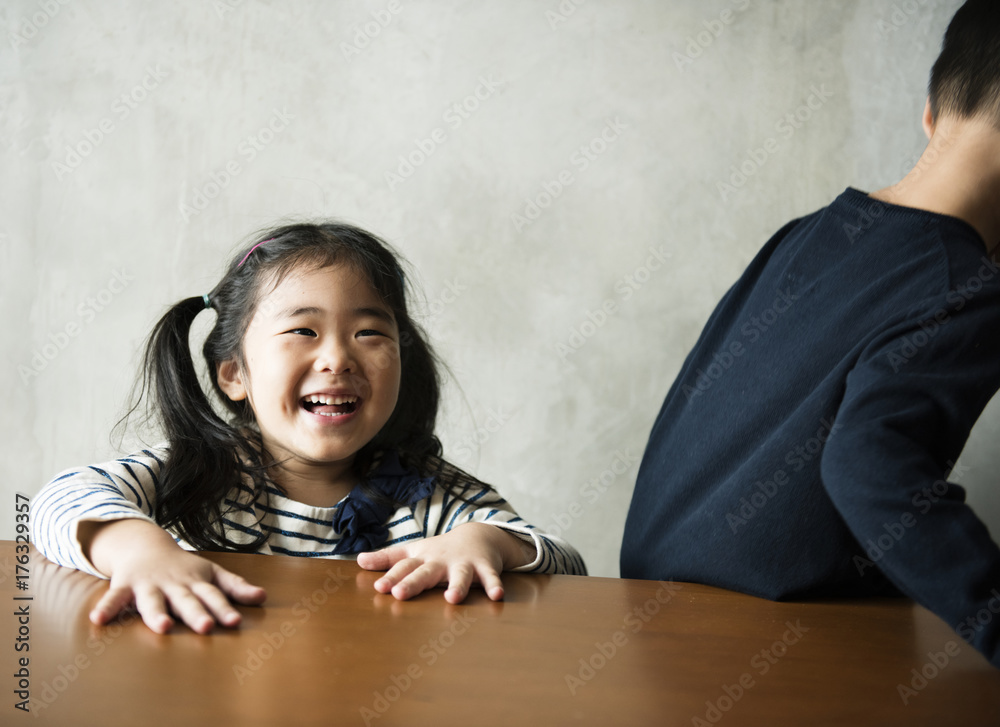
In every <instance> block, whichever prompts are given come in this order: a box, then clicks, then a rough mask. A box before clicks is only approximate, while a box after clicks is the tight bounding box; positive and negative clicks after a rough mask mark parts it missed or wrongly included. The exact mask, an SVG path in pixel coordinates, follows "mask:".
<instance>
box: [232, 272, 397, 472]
mask: <svg viewBox="0 0 1000 727" xmlns="http://www.w3.org/2000/svg"><path fill="white" fill-rule="evenodd" d="M243 355H244V360H245V367H244V368H242V369H241V367H240V366H239V364H238V363H237V362H236V361H226V362H224V363H221V364H219V369H218V373H219V385H220V386H221V387H222V390H223V391H224V392H225V393H226V394H227V395H228V396H229V398H230V399H233V400H234V401H240V400H242V399H249V402H250V406H251V407H252V408H253V411H254V414H255V415H256V417H257V423H258V425H259V426H260V432H261V435H262V437H263V442H264V446H265V447H266V449H267V452H268V453H269V454H270V455H271V456H272V457H274V458H275V459H277V460H279V461H282V460H287V462H286V463H285V464H284V465H283V468H285V469H289V470H293V471H294V470H299V471H302V470H303V468H305V469H307V470H308V471H309V472H310V473H311V474H312V475H315V474H324V473H317V472H316V469H315V468H325V469H326V470H327V471H328V472H329V474H330V476H331V478H332V479H341V480H342V479H343V478H345V477H348V476H349V474H348V473H349V471H350V466H351V464H352V463H353V460H354V455H355V454H356V453H357V451H358V450H359V449H361V447H363V446H364V445H365V444H367V443H368V442H370V441H371V440H372V438H373V437H374V436H375V435H376V434H377V433H378V431H379V430H380V429H381V428H382V426H383V425H384V424H385V423H386V421H388V419H389V416H390V415H391V414H392V411H393V409H394V408H395V406H396V399H397V397H398V395H399V377H400V363H399V329H398V328H397V326H396V320H395V317H394V316H393V314H392V311H391V310H390V309H389V308H388V307H387V306H386V305H385V304H384V303H383V302H382V301H381V300H380V299H379V296H378V294H377V293H376V292H375V290H374V289H373V288H372V286H371V284H370V283H369V282H368V281H367V280H366V279H365V277H364V275H363V274H360V273H358V272H357V271H356V270H355V269H354V268H351V267H348V266H345V265H335V266H330V267H324V268H304V269H302V270H299V271H296V270H293V271H291V272H290V273H289V274H288V275H287V276H285V278H284V280H282V281H281V283H280V284H278V285H277V286H275V287H274V289H273V290H271V291H270V292H268V293H267V294H266V295H265V296H264V297H263V298H262V299H261V301H260V304H259V305H258V306H257V311H256V312H255V313H254V316H253V318H252V319H251V321H250V326H249V328H248V329H247V332H246V334H245V336H244V338H243ZM279 482H280V478H279Z"/></svg>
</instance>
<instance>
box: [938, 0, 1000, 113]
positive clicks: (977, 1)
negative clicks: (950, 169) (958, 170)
mask: <svg viewBox="0 0 1000 727" xmlns="http://www.w3.org/2000/svg"><path fill="white" fill-rule="evenodd" d="M930 105H931V113H932V114H933V116H934V119H935V120H937V119H940V118H941V117H942V116H943V115H944V116H948V115H950V116H956V117H958V118H972V117H982V118H984V119H986V120H988V121H989V122H990V123H992V124H993V125H994V126H996V127H997V128H998V129H1000V0H968V2H966V3H965V4H964V5H963V6H962V7H961V8H959V10H958V12H957V13H955V17H954V18H952V21H951V24H950V25H949V26H948V30H947V32H946V33H945V35H944V43H943V45H942V48H941V55H940V56H938V59H937V61H936V62H935V63H934V68H933V69H932V70H931V82H930Z"/></svg>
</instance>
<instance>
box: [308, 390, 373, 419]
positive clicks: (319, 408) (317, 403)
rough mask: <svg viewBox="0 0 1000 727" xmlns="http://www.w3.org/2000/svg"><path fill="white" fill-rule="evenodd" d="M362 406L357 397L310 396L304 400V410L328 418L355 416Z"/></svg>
mask: <svg viewBox="0 0 1000 727" xmlns="http://www.w3.org/2000/svg"><path fill="white" fill-rule="evenodd" d="M359 406H361V399H360V397H357V396H327V395H325V394H310V395H309V396H305V397H303V398H302V408H303V409H305V410H306V411H308V412H310V413H311V414H319V415H320V416H326V417H338V416H344V415H345V414H353V413H354V412H355V411H357V410H358V407H359Z"/></svg>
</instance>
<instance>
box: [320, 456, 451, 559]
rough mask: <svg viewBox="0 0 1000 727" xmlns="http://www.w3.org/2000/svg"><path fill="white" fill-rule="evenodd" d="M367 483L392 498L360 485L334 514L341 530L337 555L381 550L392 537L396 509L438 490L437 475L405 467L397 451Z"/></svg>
mask: <svg viewBox="0 0 1000 727" xmlns="http://www.w3.org/2000/svg"><path fill="white" fill-rule="evenodd" d="M367 484H368V485H369V486H370V487H372V488H374V489H375V490H376V491H377V492H378V493H379V494H381V495H382V496H383V497H385V498H387V499H388V500H389V502H376V501H375V500H372V499H371V498H370V497H369V496H368V495H367V494H365V493H364V492H363V491H362V486H361V485H360V484H359V485H356V486H355V487H354V489H353V490H351V492H350V494H349V495H348V496H347V499H346V500H344V501H343V502H342V503H341V505H340V507H339V508H338V509H337V514H336V515H334V516H333V528H334V530H335V531H336V532H338V533H340V542H339V543H337V547H336V548H334V551H333V552H334V555H348V554H353V553H366V552H368V551H371V550H377V549H378V548H380V547H381V546H382V545H383V544H384V543H385V541H386V539H387V538H388V537H389V528H388V527H387V525H388V521H389V518H390V517H392V514H393V513H394V512H395V511H396V509H397V508H398V507H400V506H401V505H403V506H409V507H413V506H415V505H416V504H417V503H418V502H420V501H421V500H424V499H426V498H428V497H430V496H431V494H432V493H433V492H434V478H433V477H421V476H420V475H418V474H417V473H416V472H414V471H412V470H408V469H406V468H404V467H403V465H402V463H401V462H400V461H399V455H398V454H397V453H396V452H387V453H386V455H385V456H384V457H383V458H382V462H381V464H379V466H378V467H377V468H376V469H375V471H374V472H372V473H371V474H370V475H369V476H368V480H367Z"/></svg>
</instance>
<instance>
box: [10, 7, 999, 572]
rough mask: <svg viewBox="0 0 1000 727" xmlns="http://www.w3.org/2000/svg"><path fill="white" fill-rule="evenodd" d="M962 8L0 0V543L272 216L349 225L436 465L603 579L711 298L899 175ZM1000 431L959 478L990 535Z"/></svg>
mask: <svg viewBox="0 0 1000 727" xmlns="http://www.w3.org/2000/svg"><path fill="white" fill-rule="evenodd" d="M959 4H960V3H959V2H958V1H957V0H947V1H946V0H940V1H936V0H923V1H920V0H905V1H904V0H897V1H896V2H891V1H890V0H874V1H872V2H858V1H856V0H845V1H843V2H815V0H774V1H765V0H750V1H749V2H748V1H747V0H708V1H699V2H695V1H694V0H688V1H684V2H654V1H652V0H615V1H614V2H611V1H610V0H606V1H602V0H586V1H583V0H577V1H576V2H573V0H565V1H564V2H561V3H560V2H559V1H558V0H550V1H548V2H539V1H536V0H530V1H529V0H504V2H499V1H496V2H471V1H460V0H450V1H441V0H435V1H432V0H422V1H419V2H417V1H413V2H409V1H407V0H392V2H388V1H387V0H372V1H371V2H361V1H349V2H319V1H318V0H314V1H305V0H303V1H300V2H277V1H276V0H275V1H272V2H264V1H260V0H243V1H242V2H239V1H238V0H216V1H215V2H199V3H184V4H176V3H154V2H122V1H120V0H101V1H98V0H64V1H63V2H59V1H57V0H44V1H43V0H39V1H38V2H36V1H33V0H13V1H8V2H6V3H4V6H3V8H2V9H0V30H2V31H3V32H2V36H3V37H2V39H0V159H2V169H3V174H2V177H0V261H2V264H0V276H2V278H0V280H2V283H0V284H2V291H0V296H2V299H0V310H2V315H3V320H4V325H3V327H2V330H0V336H2V348H0V354H2V364H0V365H2V372H3V376H4V380H5V381H6V382H7V383H6V385H5V386H4V387H3V390H2V393H0V408H2V411H3V412H4V415H3V418H2V423H0V442H2V444H0V447H2V450H0V452H2V462H0V475H2V479H0V491H2V499H0V503H6V504H0V507H2V508H5V509H6V512H7V513H10V514H8V515H5V516H3V517H2V518H0V537H4V538H10V537H12V534H13V507H12V506H13V501H14V492H15V490H17V491H22V492H26V493H29V494H33V493H35V492H36V491H37V490H38V489H39V488H40V487H41V485H42V484H43V483H44V482H45V481H47V479H48V478H49V477H50V476H51V475H53V474H54V473H55V472H56V471H58V470H60V469H62V468H64V467H68V466H71V465H74V464H81V463H86V462H92V461H99V460H101V459H104V458H110V457H112V456H113V455H115V454H117V452H116V451H115V450H114V449H113V447H112V445H111V443H110V442H109V431H110V428H111V425H112V424H113V423H114V422H115V421H116V419H117V418H118V416H119V415H120V414H121V412H122V406H123V403H124V401H125V398H126V395H127V393H128V389H129V386H130V383H131V381H132V376H133V372H134V370H135V364H136V351H137V347H138V346H139V344H140V342H141V340H142V339H143V337H144V336H145V334H146V333H147V331H148V329H149V327H150V325H151V324H152V322H153V321H154V320H155V318H156V317H157V316H158V315H159V314H160V312H162V310H163V308H164V306H165V305H167V304H168V303H172V302H174V301H175V300H177V299H179V298H181V297H185V296H188V295H193V294H199V293H202V292H204V291H206V290H207V289H208V288H209V287H210V286H211V285H212V284H213V282H214V281H215V280H216V278H217V276H218V274H219V271H220V270H221V267H222V263H223V260H224V259H225V258H226V257H227V256H228V254H229V253H230V252H231V251H232V250H233V249H234V247H235V245H236V244H237V243H238V242H239V241H240V240H242V239H243V238H244V237H245V236H246V235H247V234H249V233H250V232H252V231H254V230H256V229H258V228H259V227H261V226H264V225H268V224H271V223H273V222H275V221H277V220H281V219H284V218H289V217H293V218H294V217H301V216H307V217H315V216H338V217H341V218H345V219H347V220H350V221H353V222H356V223H359V224H361V225H362V226H365V227H368V228H370V229H372V230H373V231H375V232H377V233H380V234H382V235H384V236H385V237H387V238H388V239H389V240H390V241H391V242H393V243H394V244H395V245H396V246H398V248H399V249H401V250H402V251H403V252H404V254H405V255H406V256H407V257H408V258H409V260H410V261H411V262H412V264H413V266H414V268H415V270H416V271H417V276H416V277H417V279H418V282H419V284H420V286H421V287H422V289H423V291H424V296H425V299H424V300H423V301H422V303H421V306H422V308H421V309H422V311H423V320H424V322H425V324H426V326H427V327H428V329H429V330H430V331H431V333H432V335H433V337H434V339H435V341H436V343H437V345H438V348H439V351H440V353H441V354H442V355H443V357H444V359H445V360H446V361H447V362H448V363H449V364H450V368H451V371H452V373H453V375H454V381H452V383H450V384H449V388H448V400H447V407H446V409H445V412H444V414H445V416H444V417H443V425H442V429H441V433H442V435H443V438H444V440H445V443H446V447H447V449H448V451H449V452H450V454H451V457H452V459H454V460H455V461H456V462H457V463H458V464H460V465H462V466H464V467H466V468H469V469H471V470H472V471H474V472H476V473H477V474H479V475H480V476H481V477H482V478H484V479H486V480H488V481H491V482H493V483H495V484H497V485H498V486H499V488H500V489H501V491H502V492H504V493H505V494H506V495H507V496H508V497H509V499H510V500H511V501H512V502H513V503H514V504H515V506H517V507H518V509H519V510H520V511H521V512H522V514H523V515H524V516H525V517H526V518H528V519H529V520H531V521H533V522H535V523H537V524H539V525H541V526H546V527H549V528H553V529H559V530H561V531H562V532H564V533H565V535H566V536H567V537H568V538H569V539H570V540H571V541H572V542H574V543H575V544H577V545H578V546H579V547H580V549H581V550H582V551H583V553H584V555H585V557H586V559H587V561H588V563H589V565H590V567H591V570H592V573H594V574H596V575H608V576H614V575H617V573H618V565H617V564H618V550H619V543H620V539H621V533H622V529H623V525H624V518H625V512H626V509H627V506H628V501H629V497H630V495H631V490H632V486H633V483H634V480H635V472H636V468H637V466H638V461H637V460H638V457H639V456H640V455H641V453H642V450H643V447H644V444H645V441H646V437H647V434H648V431H649V428H650V425H651V423H652V421H653V418H654V416H655V414H656V412H657V410H658V407H659V405H660V402H661V401H662V398H663V396H664V394H665V393H666V391H667V388H668V387H669V385H670V383H671V381H672V379H673V377H674V375H675V374H676V372H677V371H678V369H679V367H680V365H681V362H682V360H683V357H684V356H685V354H686V352H687V351H688V349H689V348H690V346H691V345H692V344H693V343H694V341H695V338H696V336H697V335H698V332H699V330H700V328H701V326H702V325H703V323H704V322H705V320H706V318H707V317H708V315H709V313H710V312H711V310H712V307H713V306H714V304H715V303H716V302H717V301H718V299H719V298H720V297H721V296H722V295H723V293H724V292H725V291H726V289H727V288H728V286H729V285H730V284H731V283H732V282H733V281H734V280H735V278H736V277H737V276H738V275H739V273H740V272H741V271H742V269H743V268H744V266H745V265H746V264H747V262H748V261H749V260H750V258H751V257H752V256H753V255H754V253H755V252H756V251H757V250H758V249H759V248H760V247H761V245H762V244H763V243H764V242H765V240H766V239H767V237H768V236H769V235H770V234H771V233H772V232H774V231H775V230H776V229H777V228H778V227H779V226H780V225H781V224H782V223H784V222H785V221H786V220H787V219H789V218H791V217H793V216H797V215H801V214H804V213H807V212H810V211H812V210H813V209H815V208H817V207H819V206H822V205H823V204H825V203H826V202H827V201H829V200H830V199H831V198H832V197H833V196H835V195H836V194H838V193H839V192H841V191H842V190H843V189H844V188H845V187H846V186H848V185H853V186H856V187H859V188H861V189H866V190H872V189H876V188H879V187H882V186H885V185H887V184H889V183H892V182H894V181H896V180H897V179H898V178H899V177H901V176H902V174H903V173H904V172H905V171H906V170H907V168H908V164H910V163H912V162H913V161H915V159H916V157H917V155H918V154H919V152H920V151H921V150H922V149H923V145H924V141H925V140H924V138H923V135H922V131H921V129H920V123H919V121H920V112H921V110H922V107H923V102H924V89H925V87H926V77H927V73H928V70H929V68H930V65H931V63H932V61H933V59H934V57H935V56H936V53H937V50H938V47H939V42H940V38H941V35H942V33H943V31H944V28H945V27H946V25H947V22H948V19H949V18H950V16H951V15H952V13H953V12H954V10H955V9H956V8H957V7H958V5H959ZM379 19H380V20H379ZM814 94H816V95H814ZM810 97H812V99H811V101H812V106H813V107H815V108H813V109H809V108H808V106H805V104H807V103H809V101H810ZM456 104H457V105H458V107H457V108H456ZM789 114H791V115H792V117H793V119H794V118H795V115H796V114H798V115H799V118H798V119H795V121H794V125H793V123H792V122H790V121H789V120H787V118H786V117H787V116H788V115H789ZM411 156H412V158H413V160H414V161H415V162H416V163H415V164H412V165H411V166H410V167H407V166H406V164H402V163H401V157H402V158H403V159H405V158H406V157H411ZM734 167H735V168H737V169H738V168H740V167H745V168H746V169H747V170H748V171H751V172H752V174H751V175H749V176H748V177H746V178H743V177H740V176H738V175H734V174H733V172H734V171H735V170H734ZM393 175H395V176H393ZM720 183H725V184H730V185H731V186H730V187H728V188H727V187H721V186H720ZM456 382H457V383H456ZM998 429H1000V410H998V405H997V404H994V405H993V407H992V408H991V410H990V411H988V412H987V415H986V416H985V417H984V420H983V421H981V422H980V424H979V425H978V426H977V429H976V431H975V432H974V435H973V437H972V440H971V442H970V444H969V447H968V448H967V451H966V453H965V454H964V455H963V458H962V465H963V467H962V470H961V474H960V475H959V476H958V479H959V480H960V481H963V482H965V483H966V484H967V485H968V487H969V490H970V500H971V501H972V503H973V505H974V507H975V508H976V509H977V511H979V512H980V514H981V515H982V517H983V518H984V519H985V520H986V521H987V522H988V523H989V524H990V525H991V527H992V528H993V531H994V533H997V532H1000V498H998V496H997V495H996V492H995V488H994V485H995V484H996V472H997V465H998V463H1000V454H998V452H997V447H996V444H995V443H996V441H997V436H998V433H1000V432H998ZM602 473H604V479H603V484H602V483H601V479H600V478H601V476H602ZM595 482H596V483H597V484H596V486H595ZM557 526H561V527H557Z"/></svg>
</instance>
